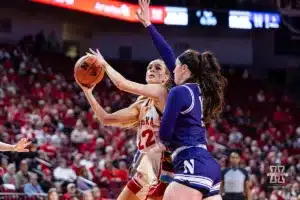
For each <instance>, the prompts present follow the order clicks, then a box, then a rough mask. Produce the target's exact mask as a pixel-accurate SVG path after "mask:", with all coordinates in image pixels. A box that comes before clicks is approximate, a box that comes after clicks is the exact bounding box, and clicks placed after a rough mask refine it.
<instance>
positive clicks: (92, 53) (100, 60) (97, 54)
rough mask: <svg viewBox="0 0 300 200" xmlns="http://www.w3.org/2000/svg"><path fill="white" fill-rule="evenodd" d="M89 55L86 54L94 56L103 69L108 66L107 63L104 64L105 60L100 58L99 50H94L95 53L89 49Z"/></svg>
mask: <svg viewBox="0 0 300 200" xmlns="http://www.w3.org/2000/svg"><path fill="white" fill-rule="evenodd" d="M89 50H90V53H89V52H87V53H86V54H87V55H93V56H96V57H97V59H98V60H99V62H101V63H103V64H104V65H103V67H105V66H106V65H108V63H107V62H106V60H105V59H104V57H103V56H102V54H101V53H100V51H99V49H96V51H94V50H93V49H91V48H90V49H89Z"/></svg>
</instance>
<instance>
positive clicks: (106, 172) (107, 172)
mask: <svg viewBox="0 0 300 200" xmlns="http://www.w3.org/2000/svg"><path fill="white" fill-rule="evenodd" d="M104 166H105V168H104V169H103V171H102V176H103V177H105V178H107V180H108V181H112V180H114V169H113V165H112V162H111V161H108V160H106V162H105V165H104Z"/></svg>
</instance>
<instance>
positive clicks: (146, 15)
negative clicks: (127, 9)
mask: <svg viewBox="0 0 300 200" xmlns="http://www.w3.org/2000/svg"><path fill="white" fill-rule="evenodd" d="M149 5H150V0H139V6H140V9H139V10H137V11H136V16H137V18H138V19H139V20H140V22H141V23H142V24H143V25H144V26H145V27H147V26H149V25H151V21H150V12H149Z"/></svg>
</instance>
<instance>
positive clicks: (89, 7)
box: [29, 0, 188, 25]
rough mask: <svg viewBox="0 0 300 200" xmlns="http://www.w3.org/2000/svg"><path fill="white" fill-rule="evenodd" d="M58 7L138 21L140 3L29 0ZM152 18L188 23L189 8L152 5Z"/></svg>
mask: <svg viewBox="0 0 300 200" xmlns="http://www.w3.org/2000/svg"><path fill="white" fill-rule="evenodd" d="M29 1H32V2H37V3H42V4H47V5H52V6H56V7H62V8H67V9H71V10H77V11H81V12H87V13H90V14H94V15H100V16H105V17H110V18H114V19H119V20H124V21H129V22H138V19H137V18H136V14H135V12H136V11H137V9H138V5H136V4H130V3H126V2H121V1H111V0H29ZM150 19H151V22H152V23H154V24H166V25H188V9H187V8H184V7H180V8H177V7H167V6H150Z"/></svg>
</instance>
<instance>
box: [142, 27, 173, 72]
mask: <svg viewBox="0 0 300 200" xmlns="http://www.w3.org/2000/svg"><path fill="white" fill-rule="evenodd" d="M147 29H148V32H149V34H150V36H151V38H152V41H153V44H154V45H155V47H156V49H157V50H158V52H159V54H160V56H161V58H162V59H163V61H164V62H165V64H166V66H167V67H168V69H169V71H170V72H171V74H172V78H174V77H173V73H172V72H173V71H174V69H175V62H176V57H175V54H174V52H173V49H172V48H171V46H170V45H169V44H168V43H167V42H166V40H165V39H164V38H163V36H162V35H161V34H160V33H159V32H158V31H157V29H156V28H155V26H154V25H152V24H151V25H150V26H148V27H147Z"/></svg>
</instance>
